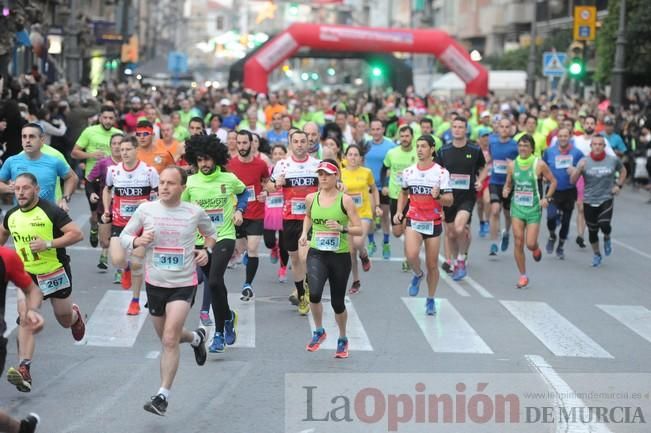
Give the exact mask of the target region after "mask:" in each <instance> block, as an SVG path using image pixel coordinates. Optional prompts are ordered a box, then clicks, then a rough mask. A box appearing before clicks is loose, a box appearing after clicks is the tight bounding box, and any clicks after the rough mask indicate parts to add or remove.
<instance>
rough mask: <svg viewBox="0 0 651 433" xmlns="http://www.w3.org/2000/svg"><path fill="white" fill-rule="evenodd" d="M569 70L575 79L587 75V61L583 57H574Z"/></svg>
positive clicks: (571, 76) (568, 67)
mask: <svg viewBox="0 0 651 433" xmlns="http://www.w3.org/2000/svg"><path fill="white" fill-rule="evenodd" d="M567 72H568V74H569V76H570V78H573V79H575V80H578V79H581V78H583V76H584V75H585V63H584V62H583V59H582V58H581V57H573V58H572V60H570V63H569V65H568V66H567Z"/></svg>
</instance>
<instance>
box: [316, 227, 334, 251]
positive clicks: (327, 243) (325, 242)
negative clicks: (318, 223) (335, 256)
mask: <svg viewBox="0 0 651 433" xmlns="http://www.w3.org/2000/svg"><path fill="white" fill-rule="evenodd" d="M314 239H315V241H316V249H317V250H319V251H337V250H338V249H339V241H340V233H339V232H316V233H315V235H314Z"/></svg>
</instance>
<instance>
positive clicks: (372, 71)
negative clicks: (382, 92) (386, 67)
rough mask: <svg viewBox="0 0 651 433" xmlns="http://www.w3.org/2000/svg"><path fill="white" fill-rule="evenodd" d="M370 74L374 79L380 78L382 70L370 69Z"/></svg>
mask: <svg viewBox="0 0 651 433" xmlns="http://www.w3.org/2000/svg"><path fill="white" fill-rule="evenodd" d="M371 73H372V74H373V76H374V77H381V76H382V69H380V68H378V67H377V66H376V67H374V68H373V69H371Z"/></svg>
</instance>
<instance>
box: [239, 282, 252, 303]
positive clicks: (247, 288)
mask: <svg viewBox="0 0 651 433" xmlns="http://www.w3.org/2000/svg"><path fill="white" fill-rule="evenodd" d="M254 297H255V294H254V293H253V287H251V285H250V284H244V286H243V287H242V294H241V295H240V301H242V302H249V301H250V300H251V299H253V298H254Z"/></svg>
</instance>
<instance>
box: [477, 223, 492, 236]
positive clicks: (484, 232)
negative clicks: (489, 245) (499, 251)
mask: <svg viewBox="0 0 651 433" xmlns="http://www.w3.org/2000/svg"><path fill="white" fill-rule="evenodd" d="M489 232H490V224H489V223H488V221H480V222H479V237H480V238H485V237H486V236H488V233H489Z"/></svg>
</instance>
